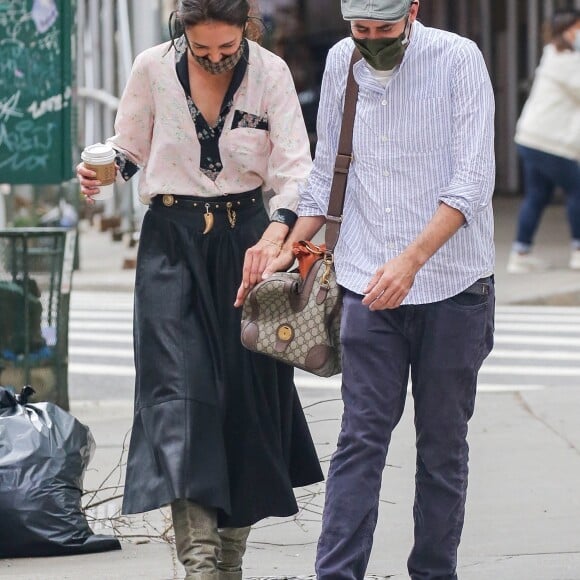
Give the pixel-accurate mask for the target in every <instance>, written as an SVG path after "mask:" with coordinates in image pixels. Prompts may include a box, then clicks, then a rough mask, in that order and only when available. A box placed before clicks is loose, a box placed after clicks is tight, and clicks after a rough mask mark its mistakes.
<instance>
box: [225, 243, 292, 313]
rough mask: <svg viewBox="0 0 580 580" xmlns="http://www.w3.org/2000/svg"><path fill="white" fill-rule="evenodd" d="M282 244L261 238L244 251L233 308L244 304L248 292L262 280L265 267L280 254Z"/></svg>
mask: <svg viewBox="0 0 580 580" xmlns="http://www.w3.org/2000/svg"><path fill="white" fill-rule="evenodd" d="M281 248H282V244H281V243H279V242H276V241H275V240H270V239H269V238H266V237H263V238H260V239H259V240H258V242H257V243H256V245H254V246H252V247H251V248H249V249H248V250H246V256H245V258H244V269H243V271H242V283H241V284H240V287H239V289H238V293H237V295H236V301H235V302H234V306H235V307H236V308H238V307H239V306H241V305H242V304H243V303H244V299H245V298H246V296H247V295H248V292H249V291H250V290H251V289H252V288H253V287H254V286H255V285H256V284H257V283H258V282H260V281H261V280H262V274H263V273H264V270H265V269H266V267H267V266H268V265H269V264H270V263H271V262H272V261H273V260H275V259H276V258H277V256H278V255H279V254H280V250H281Z"/></svg>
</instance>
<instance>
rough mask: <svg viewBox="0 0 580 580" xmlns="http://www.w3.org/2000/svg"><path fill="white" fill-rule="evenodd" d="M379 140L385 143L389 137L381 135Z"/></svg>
mask: <svg viewBox="0 0 580 580" xmlns="http://www.w3.org/2000/svg"><path fill="white" fill-rule="evenodd" d="M381 140H382V142H383V143H386V142H387V141H388V140H389V138H388V137H387V136H386V135H383V137H382V139H381Z"/></svg>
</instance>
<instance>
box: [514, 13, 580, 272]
mask: <svg viewBox="0 0 580 580" xmlns="http://www.w3.org/2000/svg"><path fill="white" fill-rule="evenodd" d="M550 29H551V30H550V42H549V43H548V44H547V45H546V47H545V48H544V54H543V56H542V60H541V62H540V66H539V67H538V70H537V71H536V77H535V80H534V84H533V86H532V90H531V93H530V96H529V98H528V101H527V102H526V105H525V107H524V110H523V112H522V115H521V117H520V119H519V121H518V125H517V129H516V137H515V141H516V143H517V144H518V153H519V156H520V159H521V163H522V173H523V180H524V200H523V202H522V206H521V208H520V214H519V220H518V229H517V237H516V241H515V242H514V244H513V248H512V253H511V255H510V259H509V262H508V272H510V273H513V274H518V273H523V272H532V271H535V270H542V269H544V268H546V264H544V263H543V262H542V261H541V260H539V259H538V258H536V257H535V256H533V254H532V251H531V250H532V245H533V241H534V236H535V234H536V230H537V229H538V225H539V223H540V219H541V217H542V213H543V211H544V209H545V208H546V206H547V205H548V203H549V202H550V200H551V198H552V194H553V192H554V189H555V188H556V187H560V188H562V189H563V190H564V192H565V193H566V198H567V210H568V221H569V224H570V230H571V234H572V252H571V255H570V262H569V265H570V268H572V269H574V270H580V169H579V167H578V161H579V160H580V12H579V11H578V10H571V9H570V10H564V11H560V12H556V13H555V14H554V17H553V19H552V22H551V27H550Z"/></svg>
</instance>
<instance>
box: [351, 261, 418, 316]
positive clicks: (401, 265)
mask: <svg viewBox="0 0 580 580" xmlns="http://www.w3.org/2000/svg"><path fill="white" fill-rule="evenodd" d="M418 270H419V268H418V266H417V264H416V263H415V262H414V261H413V260H411V259H410V258H408V257H407V256H406V255H405V254H401V255H399V256H397V257H396V258H393V259H392V260H389V261H388V262H387V263H386V264H384V265H383V266H381V267H380V268H379V269H378V270H377V271H376V273H375V275H374V276H373V278H372V280H371V281H370V283H369V285H368V286H367V287H366V289H365V291H364V293H365V298H364V300H363V301H362V303H363V304H364V305H365V306H368V307H369V309H370V310H386V309H391V308H398V307H399V306H400V305H401V303H402V302H403V300H404V299H405V298H406V296H407V294H409V292H410V290H411V288H412V287H413V284H414V283H415V276H416V275H417V271H418Z"/></svg>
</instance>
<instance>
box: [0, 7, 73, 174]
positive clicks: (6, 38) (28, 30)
mask: <svg viewBox="0 0 580 580" xmlns="http://www.w3.org/2000/svg"><path fill="white" fill-rule="evenodd" d="M73 10H74V1H71V0H0V183H9V184H25V183H31V184H54V183H61V182H63V181H66V180H68V179H70V178H71V177H72V164H73V163H72V122H71V121H72V104H71V96H72V79H73V75H72V51H71V45H72V42H73V40H72V37H73V27H72V18H73Z"/></svg>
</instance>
